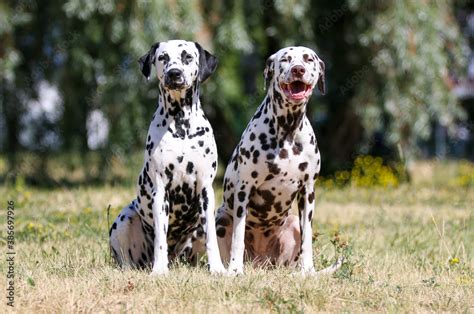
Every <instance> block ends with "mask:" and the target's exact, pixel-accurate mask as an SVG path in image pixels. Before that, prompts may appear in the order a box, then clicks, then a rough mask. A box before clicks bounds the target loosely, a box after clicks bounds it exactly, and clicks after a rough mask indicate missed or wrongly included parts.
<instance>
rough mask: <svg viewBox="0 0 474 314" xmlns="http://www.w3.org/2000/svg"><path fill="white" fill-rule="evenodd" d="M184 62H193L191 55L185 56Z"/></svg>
mask: <svg viewBox="0 0 474 314" xmlns="http://www.w3.org/2000/svg"><path fill="white" fill-rule="evenodd" d="M185 60H186V62H188V63H190V62H192V61H193V60H194V57H193V56H192V55H187V56H186V58H185Z"/></svg>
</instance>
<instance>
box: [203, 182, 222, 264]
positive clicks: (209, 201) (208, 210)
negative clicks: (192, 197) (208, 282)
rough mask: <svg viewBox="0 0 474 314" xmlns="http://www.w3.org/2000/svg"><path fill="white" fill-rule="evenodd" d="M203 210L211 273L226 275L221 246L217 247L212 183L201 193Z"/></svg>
mask: <svg viewBox="0 0 474 314" xmlns="http://www.w3.org/2000/svg"><path fill="white" fill-rule="evenodd" d="M200 199H201V209H202V211H203V215H202V217H203V218H205V221H204V222H203V229H204V230H205V231H206V252H207V258H208V262H209V271H210V272H211V273H224V272H225V268H224V265H222V261H221V256H220V254H219V246H218V245H217V236H216V225H215V217H214V216H215V214H214V210H215V208H214V206H215V198H214V189H213V188H212V183H209V184H207V185H205V186H204V188H203V189H202V191H201V198H200Z"/></svg>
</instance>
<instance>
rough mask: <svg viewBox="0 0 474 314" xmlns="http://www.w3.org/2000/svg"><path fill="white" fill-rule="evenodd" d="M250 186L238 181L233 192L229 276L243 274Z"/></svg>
mask: <svg viewBox="0 0 474 314" xmlns="http://www.w3.org/2000/svg"><path fill="white" fill-rule="evenodd" d="M249 194H250V184H243V183H242V182H241V181H240V180H239V183H238V184H237V185H236V187H235V192H234V210H233V216H234V223H233V226H232V228H233V230H232V231H233V232H232V246H231V250H230V263H229V268H228V273H229V274H230V275H238V274H243V272H244V250H245V222H246V218H247V205H248V200H249V198H250V195H249Z"/></svg>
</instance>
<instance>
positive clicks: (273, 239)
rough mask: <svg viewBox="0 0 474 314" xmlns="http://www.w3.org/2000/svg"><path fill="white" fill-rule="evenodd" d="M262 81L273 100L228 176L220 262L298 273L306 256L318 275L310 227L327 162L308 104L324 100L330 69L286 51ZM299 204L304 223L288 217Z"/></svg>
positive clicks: (311, 55)
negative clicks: (317, 95) (314, 97)
mask: <svg viewBox="0 0 474 314" xmlns="http://www.w3.org/2000/svg"><path fill="white" fill-rule="evenodd" d="M264 77H265V82H266V88H267V95H266V97H265V99H264V100H263V103H262V104H261V105H260V106H259V107H258V109H257V112H256V114H255V115H254V116H253V118H252V120H251V121H250V123H249V124H248V126H247V128H246V129H245V131H244V133H243V135H242V138H241V140H240V143H239V144H238V146H237V148H236V149H235V151H234V153H233V155H232V158H231V161H230V163H229V165H228V166H227V169H226V172H225V177H224V203H223V205H222V206H221V207H220V208H219V210H218V213H217V217H216V229H217V236H218V242H219V249H220V253H221V258H222V259H223V260H224V261H225V262H229V268H228V272H229V273H230V274H240V273H242V272H243V260H244V250H245V255H246V258H248V259H249V260H251V261H253V262H254V265H255V264H256V265H266V264H268V263H270V264H272V265H289V266H290V265H295V264H296V263H297V261H298V259H299V258H300V255H301V267H302V272H303V273H304V274H311V273H316V272H315V270H314V264H313V251H312V228H311V221H312V218H313V208H314V198H315V196H314V183H315V180H316V178H317V176H318V174H319V170H320V168H321V158H320V153H319V150H318V146H317V143H316V137H315V134H314V131H313V128H312V127H311V124H310V122H309V120H308V118H307V117H306V104H307V102H308V100H309V98H310V96H311V94H312V91H313V88H314V87H315V86H316V85H317V86H318V89H319V90H320V92H321V93H322V94H324V93H325V85H324V84H325V82H324V63H323V61H322V60H321V59H319V57H318V56H317V55H316V53H315V52H314V51H312V50H311V49H309V48H305V47H288V48H284V49H281V50H279V51H278V52H277V53H275V54H273V55H272V56H271V57H270V58H269V59H268V60H267V63H266V68H265V71H264ZM295 199H297V200H298V202H297V203H298V209H299V219H298V217H296V216H295V215H292V214H290V209H291V205H292V203H293V201H294V200H295ZM340 262H342V261H338V262H337V264H334V265H333V266H332V267H330V268H328V269H325V270H323V271H320V272H318V273H328V272H333V271H334V270H335V269H337V268H338V267H339V265H340Z"/></svg>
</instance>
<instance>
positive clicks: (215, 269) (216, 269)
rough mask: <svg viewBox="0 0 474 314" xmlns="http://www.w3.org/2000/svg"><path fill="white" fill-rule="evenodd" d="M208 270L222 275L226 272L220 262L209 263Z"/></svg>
mask: <svg viewBox="0 0 474 314" xmlns="http://www.w3.org/2000/svg"><path fill="white" fill-rule="evenodd" d="M209 272H210V273H211V274H215V275H222V274H225V273H226V269H225V267H224V265H222V263H220V264H217V265H209Z"/></svg>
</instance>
